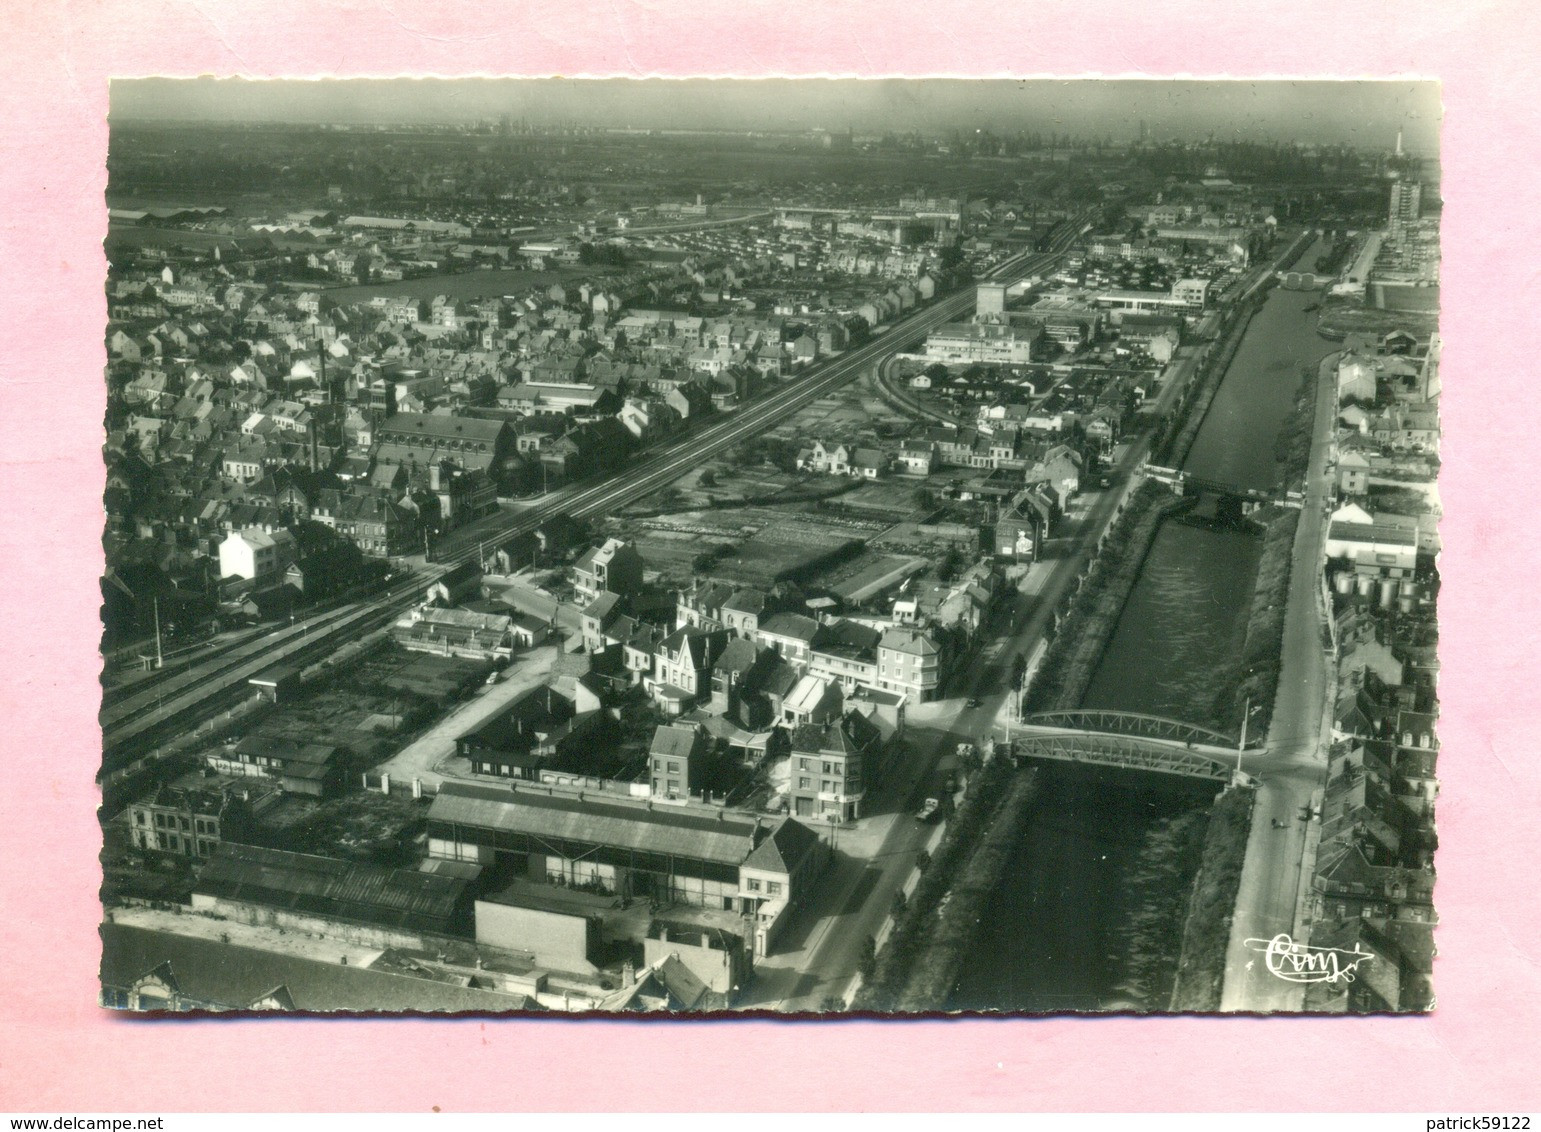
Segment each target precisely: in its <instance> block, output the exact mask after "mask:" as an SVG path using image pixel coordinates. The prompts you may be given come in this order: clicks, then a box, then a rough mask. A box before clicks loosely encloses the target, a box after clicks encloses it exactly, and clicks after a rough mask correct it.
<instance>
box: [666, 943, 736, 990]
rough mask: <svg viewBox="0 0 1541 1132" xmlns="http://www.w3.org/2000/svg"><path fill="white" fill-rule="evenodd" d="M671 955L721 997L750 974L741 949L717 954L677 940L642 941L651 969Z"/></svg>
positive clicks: (709, 949) (706, 948) (717, 952)
mask: <svg viewBox="0 0 1541 1132" xmlns="http://www.w3.org/2000/svg"><path fill="white" fill-rule="evenodd" d="M670 955H673V956H674V957H675V958H677V959H678V960H679V961H680V962H681V963H683V964H684V965H685V966H686V968H687V969H688V970H689V971H690V973H691V974H693V975H694V976H695V977H696V978H698V979H700V980H701V981H702V982H703V983H705V984H706V985H707V986H708V987H710V988H711V989H712V990H714V991H716V992H717V993H718V994H731V993H732V991H733V988H734V987H735V986H739V987H741V986H743V985H744V982H745V980H746V977H747V975H748V973H749V964H748V963H747V962H746V961H744V959H743V952H742V951H741V950H740V951H718V950H716V949H715V948H710V947H701V946H698V945H696V944H693V943H687V942H684V941H681V940H678V939H667V940H663V939H653V938H651V937H649V938H648V939H645V940H643V941H642V957H643V964H644V966H648V967H651V966H652V965H653V964H654V963H657V962H660V961H661V960H663V959H664V958H666V957H667V956H670Z"/></svg>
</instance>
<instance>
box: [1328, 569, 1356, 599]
mask: <svg viewBox="0 0 1541 1132" xmlns="http://www.w3.org/2000/svg"><path fill="white" fill-rule="evenodd" d="M1332 588H1333V589H1334V590H1336V591H1337V592H1338V593H1340V594H1350V593H1353V592H1354V576H1353V575H1352V574H1350V573H1349V572H1348V571H1347V570H1340V571H1339V572H1338V573H1336V574H1334V575H1333V576H1332Z"/></svg>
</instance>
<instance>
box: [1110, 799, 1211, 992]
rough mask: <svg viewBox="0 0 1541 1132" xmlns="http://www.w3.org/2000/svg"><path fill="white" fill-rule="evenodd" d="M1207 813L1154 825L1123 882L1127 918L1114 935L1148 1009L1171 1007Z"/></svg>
mask: <svg viewBox="0 0 1541 1132" xmlns="http://www.w3.org/2000/svg"><path fill="white" fill-rule="evenodd" d="M1208 828H1209V811H1208V810H1191V811H1189V812H1188V813H1185V814H1179V815H1178V816H1176V817H1172V818H1167V819H1165V820H1163V821H1160V822H1158V823H1157V824H1156V825H1155V826H1153V827H1152V828H1151V829H1150V830H1149V831H1148V832H1147V833H1146V835H1145V838H1144V843H1143V844H1142V845H1141V846H1140V851H1139V855H1138V857H1137V858H1136V859H1135V862H1134V865H1133V867H1132V868H1131V869H1130V870H1129V873H1128V875H1127V876H1126V878H1125V879H1124V882H1123V884H1124V888H1125V892H1126V899H1127V905H1126V907H1127V909H1128V911H1127V913H1126V915H1125V918H1124V919H1123V920H1122V921H1121V922H1120V923H1119V924H1118V925H1117V926H1115V928H1114V929H1113V932H1112V935H1113V946H1114V951H1115V953H1116V954H1118V955H1120V956H1122V957H1124V964H1125V970H1126V972H1127V981H1128V983H1129V984H1130V986H1131V987H1133V988H1135V989H1136V991H1137V992H1138V994H1139V998H1140V1000H1141V1001H1143V1002H1145V1003H1147V1004H1149V1006H1150V1008H1151V1009H1164V1008H1165V1007H1166V1005H1167V1004H1168V1003H1169V1002H1171V999H1172V989H1173V986H1174V985H1175V983H1176V979H1177V963H1178V959H1179V955H1180V953H1181V951H1182V942H1183V930H1184V927H1185V925H1186V922H1187V911H1188V909H1187V897H1188V895H1189V894H1190V893H1191V892H1192V890H1193V885H1194V882H1195V880H1196V879H1197V876H1198V872H1199V869H1200V867H1201V865H1202V863H1203V858H1204V840H1205V833H1206V832H1207V830H1208Z"/></svg>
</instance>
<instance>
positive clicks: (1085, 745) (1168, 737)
mask: <svg viewBox="0 0 1541 1132" xmlns="http://www.w3.org/2000/svg"><path fill="white" fill-rule="evenodd" d="M1006 733H1007V736H1008V738H1009V739H1010V740H1011V752H1012V757H1013V758H1015V759H1018V760H1020V759H1048V760H1051V761H1056V762H1069V763H1080V764H1082V765H1084V766H1105V767H1113V768H1115V769H1120V770H1140V771H1148V772H1153V773H1156V774H1176V775H1181V776H1183V777H1186V778H1208V779H1212V780H1214V781H1216V782H1228V781H1229V780H1230V778H1231V775H1232V774H1233V773H1234V772H1235V770H1236V768H1237V765H1238V756H1243V757H1244V756H1247V755H1253V756H1255V755H1260V754H1262V753H1263V752H1262V750H1261V749H1260V748H1252V749H1250V750H1246V751H1242V750H1240V749H1239V748H1240V744H1239V743H1238V742H1237V740H1236V738H1235V736H1231V735H1223V734H1221V733H1220V732H1218V731H1211V730H1210V729H1209V728H1207V727H1198V726H1196V725H1194V724H1191V723H1182V722H1180V721H1178V720H1175V719H1163V718H1161V717H1160V716H1154V715H1140V714H1137V713H1134V712H1126V711H1097V710H1082V711H1046V712H1039V713H1037V714H1035V715H1029V716H1026V717H1025V718H1023V719H1022V721H1021V722H1019V723H1011V724H1008V725H1006Z"/></svg>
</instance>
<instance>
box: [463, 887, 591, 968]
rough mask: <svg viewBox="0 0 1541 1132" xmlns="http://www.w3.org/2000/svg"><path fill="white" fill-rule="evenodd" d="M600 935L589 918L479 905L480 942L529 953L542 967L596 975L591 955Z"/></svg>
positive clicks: (510, 906)
mask: <svg viewBox="0 0 1541 1132" xmlns="http://www.w3.org/2000/svg"><path fill="white" fill-rule="evenodd" d="M597 934H598V933H597V931H596V930H595V928H594V925H593V924H592V923H591V921H590V920H589V918H588V917H587V916H581V915H569V914H567V913H564V912H547V911H543V910H541V909H538V908H520V907H516V906H514V905H511V904H498V903H495V902H493V901H489V900H478V901H477V902H476V942H477V943H486V944H490V945H492V946H493V947H501V948H504V949H506V950H509V951H524V952H528V953H529V954H531V955H533V956H534V957H535V962H536V963H537V964H538V965H539V966H541V967H550V968H553V969H554V970H558V971H571V972H575V973H580V974H593V973H594V972H596V971H597V970H598V968H597V967H595V966H594V964H593V963H592V962H591V960H590V956H591V953H592V942H593V938H594V937H595V936H596V935H597Z"/></svg>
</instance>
